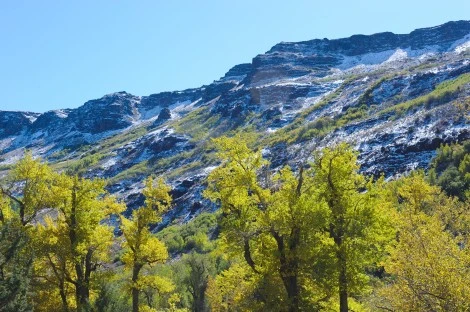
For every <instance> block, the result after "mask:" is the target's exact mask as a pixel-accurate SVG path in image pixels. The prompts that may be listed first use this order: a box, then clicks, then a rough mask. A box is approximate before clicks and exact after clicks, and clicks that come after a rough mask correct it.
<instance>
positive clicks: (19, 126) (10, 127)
mask: <svg viewBox="0 0 470 312" xmlns="http://www.w3.org/2000/svg"><path fill="white" fill-rule="evenodd" d="M39 115H40V114H35V113H26V112H25V113H23V112H5V111H3V112H2V111H0V138H6V137H8V136H13V135H18V134H20V133H21V132H22V131H24V130H26V129H27V128H28V127H30V126H31V124H32V123H33V121H34V120H35V119H36V118H37V117H38V116H39Z"/></svg>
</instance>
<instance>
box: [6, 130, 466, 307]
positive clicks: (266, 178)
mask: <svg viewBox="0 0 470 312" xmlns="http://www.w3.org/2000/svg"><path fill="white" fill-rule="evenodd" d="M214 143H215V145H216V146H217V148H218V151H219V152H218V157H219V159H220V161H221V165H220V166H219V167H218V168H216V169H215V170H214V171H212V172H211V174H210V175H209V176H208V179H207V183H208V186H207V189H206V191H205V193H204V196H206V197H207V198H208V199H210V200H212V201H213V202H215V203H217V204H218V205H219V206H220V209H219V211H218V212H216V213H213V214H209V213H202V214H200V215H199V216H197V217H196V218H194V219H193V220H192V221H191V222H190V223H188V224H183V225H178V224H174V225H170V226H168V227H166V228H165V229H164V230H162V231H160V232H159V233H157V234H153V233H152V231H151V229H152V228H154V226H155V225H157V224H158V223H159V222H161V220H162V216H163V214H164V213H165V212H166V211H167V210H168V209H170V208H171V204H172V199H171V196H170V195H169V192H170V187H169V186H168V185H167V184H166V183H165V181H164V180H163V179H161V178H160V179H153V178H148V179H147V180H146V181H145V188H144V191H143V195H144V196H145V203H144V205H143V206H142V207H139V208H138V209H135V210H134V211H133V213H132V215H131V216H130V217H129V218H127V217H125V216H124V215H123V214H122V212H123V211H124V209H125V205H124V204H123V203H121V202H119V201H117V200H116V198H114V197H113V196H111V195H109V194H108V193H107V192H106V191H105V181H103V180H101V179H92V180H90V179H85V178H82V177H80V176H78V175H76V174H74V173H73V171H69V172H66V173H57V172H54V171H53V170H52V169H51V168H50V167H49V166H48V165H47V164H43V163H41V162H40V161H39V160H34V159H33V158H32V157H31V155H29V154H27V155H26V156H25V158H24V159H22V160H21V161H19V162H18V163H17V164H16V166H15V167H14V168H13V169H12V170H11V171H10V173H9V175H8V177H7V178H6V179H5V180H4V181H3V183H2V187H1V192H0V311H341V312H342V311H380V310H382V311H467V310H469V309H470V304H469V302H470V285H468V280H470V251H469V248H468V240H469V235H470V211H469V210H470V203H469V198H470V191H469V189H470V143H465V144H462V145H458V144H456V145H445V146H443V147H441V148H440V149H439V150H438V153H437V156H436V157H435V158H434V160H433V161H432V164H431V169H430V171H429V173H428V174H427V175H425V173H424V172H422V171H417V172H412V173H410V174H409V175H407V176H405V177H402V178H399V179H396V180H394V181H389V182H386V181H385V180H384V179H383V178H379V179H372V178H367V177H365V176H363V175H362V174H361V173H359V165H358V163H357V153H356V152H355V151H353V150H352V149H351V148H350V147H348V146H347V145H345V144H339V145H338V146H335V147H332V148H326V149H324V150H322V151H319V152H316V153H315V154H314V155H313V156H314V157H313V159H314V161H313V162H312V163H305V164H298V165H297V168H295V169H293V168H290V167H287V166H286V167H284V168H281V169H280V170H277V171H275V172H274V171H273V170H271V169H270V165H269V163H268V162H267V161H266V160H265V159H263V157H262V155H261V153H260V152H254V151H252V150H250V149H249V148H248V147H247V145H246V144H245V143H244V142H243V140H242V139H241V138H240V137H235V138H220V139H216V140H215V141H214ZM116 224H118V226H119V228H115V227H114V225H116Z"/></svg>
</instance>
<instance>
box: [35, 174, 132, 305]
mask: <svg viewBox="0 0 470 312" xmlns="http://www.w3.org/2000/svg"><path fill="white" fill-rule="evenodd" d="M104 187H105V181H103V180H101V179H94V180H89V179H84V178H80V177H78V176H69V175H66V174H57V175H56V177H55V179H54V182H53V184H52V185H51V186H50V188H51V191H52V198H51V200H52V201H53V206H52V207H53V208H54V210H53V212H54V213H51V214H50V215H47V216H46V217H45V218H44V221H43V222H42V224H39V225H38V226H37V229H36V232H35V237H34V242H35V248H36V250H37V261H36V265H35V269H36V272H37V278H38V279H39V280H40V281H42V282H43V283H44V284H45V285H49V286H53V288H54V289H56V290H57V291H58V293H59V296H60V298H61V303H62V307H63V310H64V311H68V310H70V309H71V308H73V307H76V310H77V311H90V310H91V309H92V303H91V301H90V296H91V292H92V291H93V286H94V284H93V275H94V274H95V273H96V270H97V268H98V267H99V266H100V265H101V264H102V263H104V262H106V261H108V260H109V249H110V246H111V244H112V243H113V228H112V227H111V226H108V225H106V224H105V223H103V221H104V220H106V219H107V218H109V217H110V216H111V215H113V214H119V213H120V212H121V211H123V209H124V205H123V204H120V203H118V202H117V201H116V199H115V198H114V197H111V196H109V195H108V194H107V192H106V191H105V189H104ZM72 290H73V291H72ZM45 291H46V292H47V291H48V290H47V288H46V290H45ZM72 292H73V298H70V297H71V293H72Z"/></svg>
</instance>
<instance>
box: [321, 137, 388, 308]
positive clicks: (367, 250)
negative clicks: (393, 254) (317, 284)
mask: <svg viewBox="0 0 470 312" xmlns="http://www.w3.org/2000/svg"><path fill="white" fill-rule="evenodd" d="M358 170H359V165H358V164H357V153H356V152H355V151H353V150H352V149H351V148H350V147H349V146H347V145H346V144H339V145H338V146H336V147H334V148H326V149H324V150H323V151H322V152H321V153H318V154H317V155H316V156H315V162H314V164H313V174H314V177H313V183H314V185H315V187H316V188H317V190H318V200H319V201H321V202H322V203H324V204H325V205H326V207H327V211H328V214H327V216H326V218H327V221H326V224H327V225H326V227H325V229H324V233H325V234H327V237H328V239H327V240H325V241H324V242H325V244H324V248H323V249H322V251H321V253H322V254H324V255H329V256H330V257H331V264H332V268H331V269H332V272H331V273H332V274H331V276H330V277H329V278H334V279H336V281H337V284H336V286H337V287H338V292H339V310H340V311H341V312H346V311H349V303H348V299H349V297H350V296H351V294H358V295H359V294H361V291H362V290H363V289H364V288H365V287H366V286H367V282H368V277H367V275H366V274H365V270H366V268H371V267H373V266H374V265H376V264H377V263H378V262H379V261H380V260H381V259H382V257H383V256H384V254H385V247H386V246H387V244H388V243H389V242H390V241H391V240H392V238H393V235H394V231H393V227H392V226H391V218H390V216H389V215H388V213H387V211H386V209H383V208H384V206H385V205H384V203H383V197H382V196H381V194H382V192H383V186H382V184H383V183H382V182H381V181H379V182H377V183H373V182H372V180H369V181H367V180H366V179H365V178H364V176H362V175H361V174H359V173H358Z"/></svg>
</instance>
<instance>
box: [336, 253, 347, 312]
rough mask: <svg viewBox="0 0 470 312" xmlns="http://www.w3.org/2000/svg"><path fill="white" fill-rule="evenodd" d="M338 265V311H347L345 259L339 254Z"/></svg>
mask: <svg viewBox="0 0 470 312" xmlns="http://www.w3.org/2000/svg"><path fill="white" fill-rule="evenodd" d="M338 260H339V265H340V272H339V311H340V312H348V311H349V308H348V278H347V275H346V259H345V258H344V255H340V259H338Z"/></svg>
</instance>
